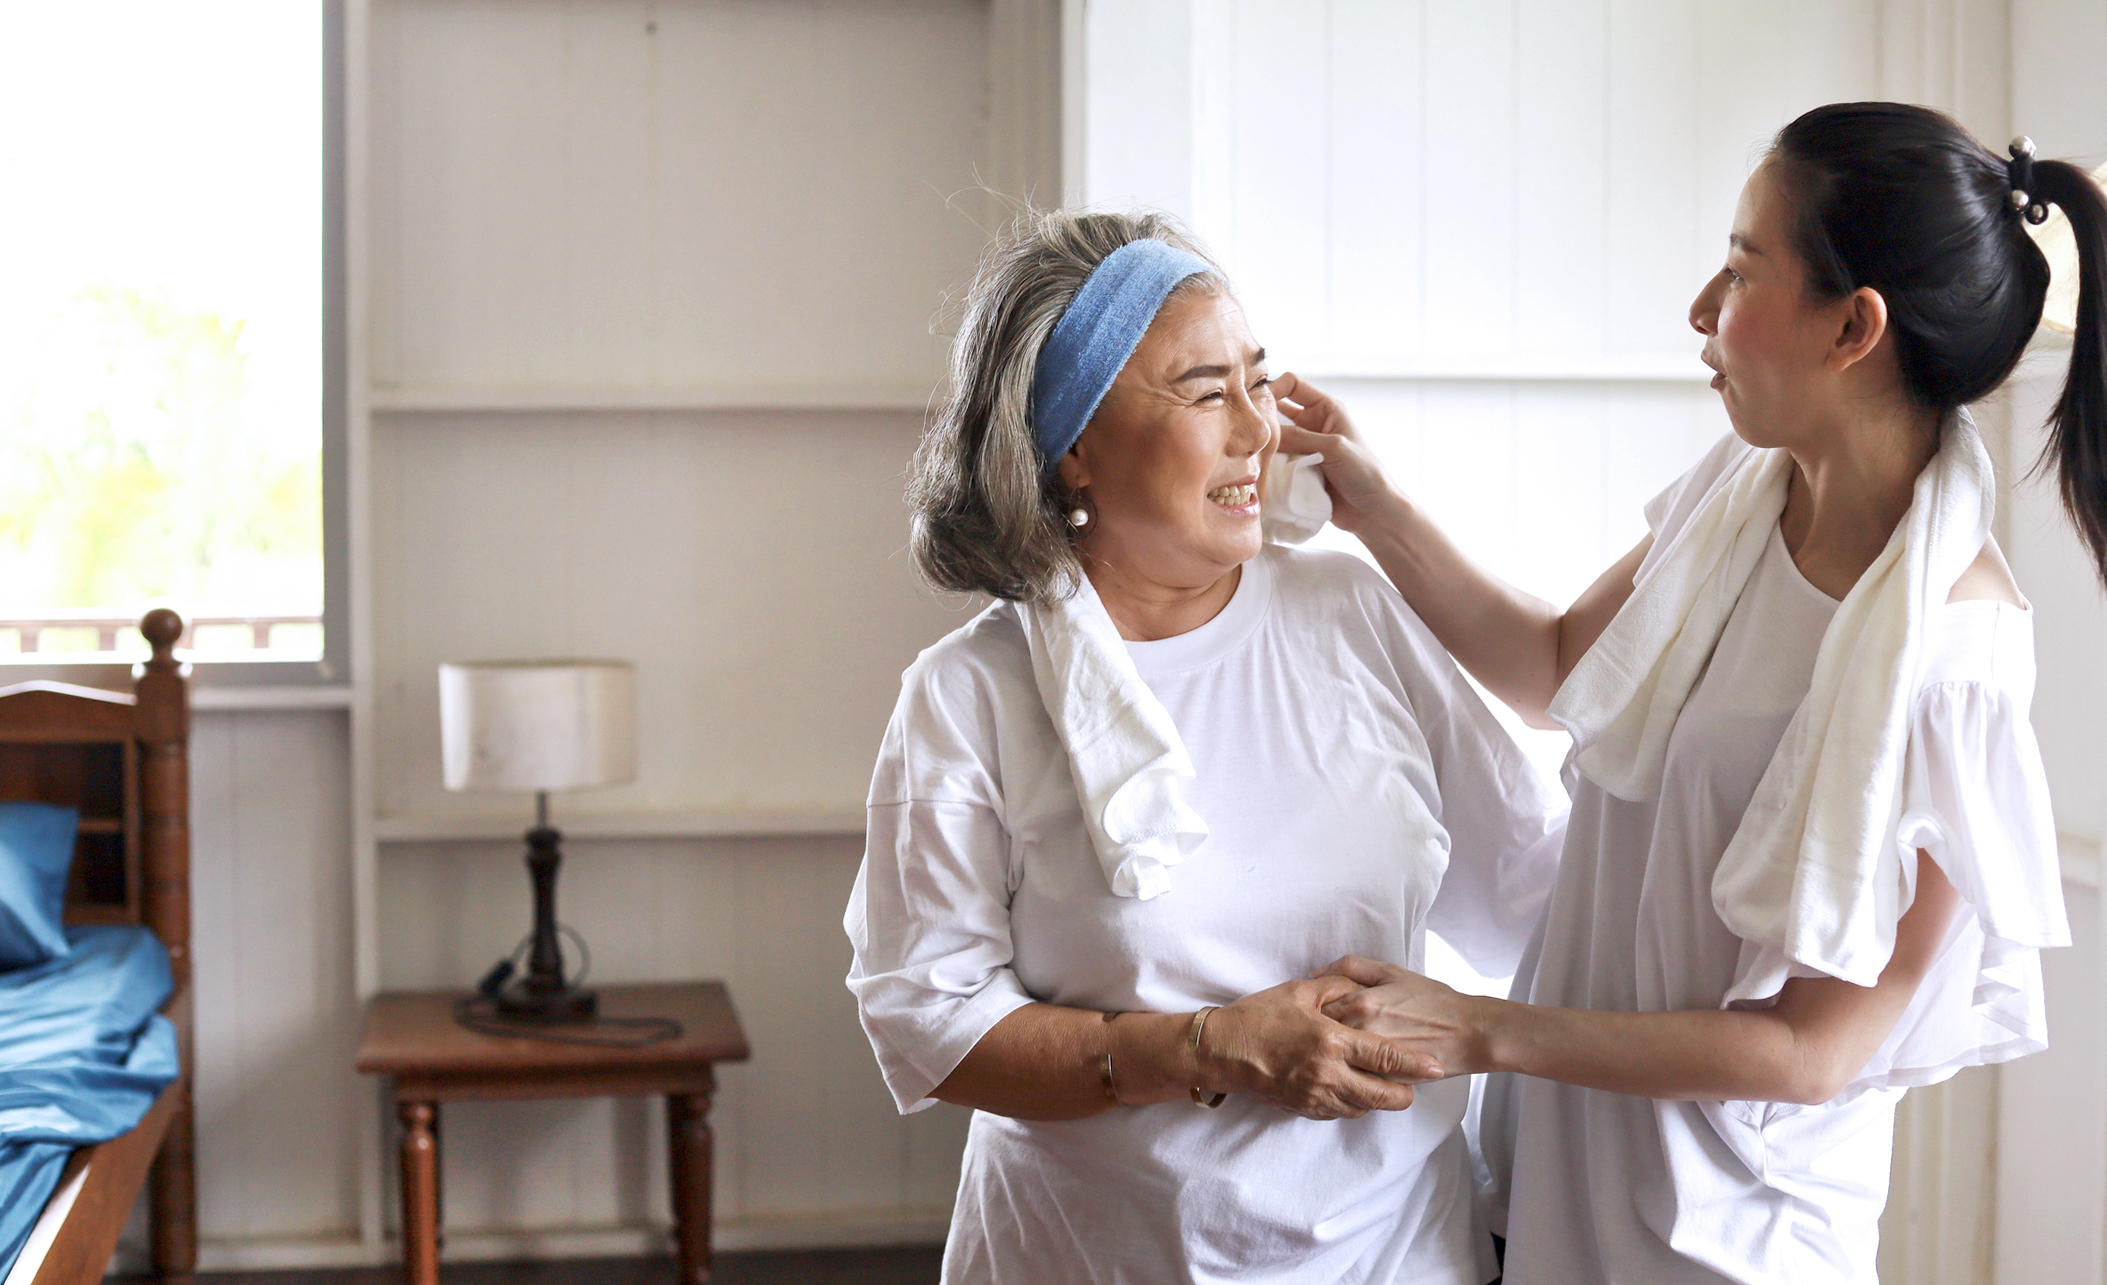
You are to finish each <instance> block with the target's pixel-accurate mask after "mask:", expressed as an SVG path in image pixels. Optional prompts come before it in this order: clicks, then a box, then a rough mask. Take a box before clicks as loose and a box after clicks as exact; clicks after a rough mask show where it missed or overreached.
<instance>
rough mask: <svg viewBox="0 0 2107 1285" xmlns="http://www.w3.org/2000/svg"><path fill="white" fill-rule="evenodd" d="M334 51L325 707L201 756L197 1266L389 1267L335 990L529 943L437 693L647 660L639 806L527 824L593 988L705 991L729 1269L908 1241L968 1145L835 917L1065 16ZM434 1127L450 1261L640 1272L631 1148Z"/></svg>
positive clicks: (1011, 13) (1001, 13)
mask: <svg viewBox="0 0 2107 1285" xmlns="http://www.w3.org/2000/svg"><path fill="white" fill-rule="evenodd" d="M347 19H348V28H349V33H350V34H349V45H350V53H349V63H350V67H349V75H348V91H347V97H348V99H349V102H350V116H349V121H348V126H347V128H348V132H349V135H350V139H351V143H350V148H351V160H350V170H351V174H350V179H349V201H348V204H349V210H348V222H349V225H350V242H351V244H350V256H349V257H350V263H351V302H350V307H351V312H352V331H353V337H352V352H351V367H352V372H353V390H352V427H351V441H350V450H349V454H350V456H351V460H352V465H351V476H350V479H349V482H350V491H351V495H352V502H351V508H352V513H351V535H352V541H353V548H352V560H353V577H352V578H353V608H354V623H353V631H354V633H355V635H356V639H357V644H358V645H357V649H356V656H355V662H356V673H355V675H354V682H353V689H352V692H351V695H350V699H349V708H348V710H346V709H342V708H338V709H328V708H314V709H284V710H268V711H266V710H243V711H229V712H216V713H201V714H200V716H199V721H198V731H197V740H196V795H195V826H196V840H197V852H198V856H197V865H196V906H197V925H196V932H197V939H198V967H197V977H198V987H199V1013H200V1030H199V1038H198V1045H199V1076H198V1093H199V1103H200V1120H199V1137H200V1144H199V1145H200V1177H201V1196H200V1206H201V1209H200V1213H201V1230H202V1232H203V1236H204V1244H203V1252H202V1259H203V1265H204V1266H205V1267H206V1268H207V1269H208V1270H209V1269H214V1268H225V1267H267V1266H280V1265H284V1266H292V1265H324V1264H329V1263H344V1264H350V1263H360V1262H385V1261H390V1260H391V1259H392V1257H393V1253H394V1251H393V1246H392V1244H391V1241H390V1237H391V1236H392V1228H393V1226H394V1224H395V1213H394V1203H393V1202H394V1199H395V1192H394V1186H393V1169H394V1155H393V1150H392V1148H393V1144H394V1137H393V1129H392V1112H390V1111H387V1110H386V1109H385V1108H384V1106H383V1103H382V1101H381V1099H380V1095H379V1091H378V1086H377V1085H375V1084H373V1083H371V1082H369V1081H362V1080H361V1079H360V1078H359V1077H358V1076H356V1075H355V1074H353V1072H352V1071H351V1068H350V1062H351V1054H352V1049H353V1047H354V1045H355V1043H356V1039H357V1033H358V1024H359V1017H358V1014H359V1006H360V1003H361V1000H362V996H363V994H364V993H366V992H368V991H370V990H373V989H378V988H381V987H389V988H394V987H447V988H454V987H465V986H466V985H467V984H469V983H470V982H472V981H473V980H474V979H475V978H476V977H477V976H478V975H480V973H481V972H482V971H483V970H484V969H485V968H486V967H488V965H489V964H490V963H491V961H493V960H494V959H496V958H497V957H498V956H499V955H501V954H503V953H505V952H506V951H508V950H509V949H510V948H511V946H512V945H513V943H514V942H515V941H516V940H517V939H518V937H519V936H520V935H521V934H522V933H523V932H524V931H525V929H526V927H527V924H528V921H529V905H528V892H527V884H526V880H525V875H524V871H523V870H522V869H521V866H520V863H519V859H518V853H519V848H518V841H517V838H516V837H508V836H516V835H517V833H518V831H519V830H520V828H521V827H522V826H523V825H524V823H525V820H526V812H525V808H526V806H527V804H526V800H524V799H504V798H479V797H472V796H449V795H446V794H445V793H444V792H443V791H441V790H440V789H439V788H438V774H437V758H436V739H435V738H436V728H435V725H434V722H433V717H432V702H433V696H434V691H433V687H434V682H433V667H434V665H435V664H436V662H437V661H439V660H441V659H446V658H455V657H473V656H503V655H512V656H529V655H548V654H574V653H578V652H586V653H592V654H603V655H617V656H627V657H630V658H633V659H635V660H636V661H637V662H638V666H639V672H640V676H641V679H642V686H643V695H644V720H643V721H644V729H643V736H642V754H643V771H642V774H641V777H640V779H639V781H638V782H637V783H636V784H635V785H634V786H631V787H625V788H622V789H618V790H610V791H604V792H600V793H599V794H597V795H585V796H579V797H576V798H564V799H559V800H558V804H557V806H558V820H559V823H561V824H563V825H565V827H566V829H567V830H568V831H569V833H570V835H571V840H570V842H569V843H568V844H567V856H568V857H569V861H568V862H567V866H566V871H565V875H564V883H563V888H562V894H561V907H562V910H563V916H564V918H565V920H566V921H568V922H569V923H571V924H573V925H574V926H576V927H577V928H578V929H579V930H581V931H582V932H583V933H584V934H585V935H586V936H587V938H588V939H589V940H590V941H591V943H592V946H593V949H594V952H595V958H594V962H593V968H594V973H593V975H594V978H595V979H597V980H601V981H622V980H645V979H679V978H695V977H721V978H723V979H725V980H726V981H727V982H728V983H729V985H730V987H731V990H732V994H733V996H734V999H735V1002H736V1003H737V1004H738V1006H739V1009H740V1012H741V1015H742V1017H743V1019H744V1022H745V1024H746V1027H747V1031H748V1034H749V1036H750V1037H751V1039H752V1042H753V1046H754V1050H755V1053H754V1059H753V1061H752V1062H751V1063H749V1064H747V1065H744V1066H738V1067H728V1068H725V1069H724V1070H723V1071H722V1073H721V1086H722V1087H721V1089H720V1092H719V1095H718V1098H717V1106H716V1110H715V1111H714V1113H713V1116H712V1122H713V1124H714V1125H715V1126H716V1129H717V1138H718V1143H717V1161H718V1165H717V1193H716V1195H717V1207H716V1212H717V1216H718V1220H719V1226H718V1244H719V1245H720V1246H723V1247H741V1246H756V1245H762V1246H766V1245H783V1246H788V1245H803V1244H827V1243H879V1242H884V1241H888V1240H898V1239H903V1238H905V1239H932V1238H935V1237H938V1236H940V1235H941V1233H942V1228H943V1226H944V1223H945V1216H946V1211H947V1209H948V1205H949V1201H950V1197H951V1192H952V1190H953V1188H954V1187H955V1184H956V1175H957V1163H958V1155H959V1151H960V1148H961V1145H962V1139H963V1127H964V1120H965V1116H964V1113H962V1112H958V1111H955V1110H952V1109H949V1108H938V1109H936V1110H933V1111H928V1112H924V1113H921V1114H918V1115H916V1116H914V1117H911V1118H907V1119H902V1118H901V1117H899V1116H898V1115H897V1114H896V1113H895V1112H894V1110H893V1108H892V1106H891V1104H890V1101H889V1099H888V1098H887V1096H886V1094H885V1092H884V1089H883V1086H882V1083H881V1082H880V1080H879V1077H878V1076H877V1074H876V1070H875V1067H874V1065H873V1064H872V1062H871V1056H870V1052H869V1047H868V1045H867V1043H866V1042H865V1041H864V1038H863V1036H862V1033H861V1031H860V1030H859V1029H858V1027H857V1024H856V1020H855V1014H854V1007H853V1004H852V1002H851V1000H850V997H849V995H848V993H847V991H846V990H845V988H844V987H843V986H842V984H841V978H842V976H843V974H844V973H845V972H846V970H847V964H848V949H847V944H846V941H845V939H844V938H843V936H842V933H841V928H840V916H841V911H842V908H843V906H844V905H845V904H846V901H847V897H848V891H849V885H850V882H851V880H852V878H853V876H854V871H855V867H856V863H857V861H858V859H859V857H860V851H861V842H860V837H859V835H860V826H861V802H862V797H863V791H864V787H865V783H866V779H867V773H868V771H869V762H870V756H871V754H872V752H873V750H874V748H875V746H876V743H877V739H878V735H879V732H880V730H881V729H882V727H883V724H884V720H885V717H886V715H887V713H888V712H889V710H890V706H891V702H892V699H893V695H894V692H895V691H896V683H897V676H898V673H899V671H900V669H901V668H902V667H903V666H904V665H905V664H906V663H907V662H908V661H909V660H910V659H912V657H913V655H914V653H915V652H916V651H917V650H918V649H919V648H920V647H922V646H925V645H927V644H928V643H929V642H931V641H934V640H935V639H936V638H937V637H939V636H940V635H941V634H942V633H944V632H945V631H947V630H948V629H950V628H952V627H954V626H955V625H956V624H958V623H961V622H962V621H963V620H964V619H965V616H966V610H965V605H964V604H957V603H944V602H939V601H937V600H935V599H933V598H931V597H930V596H928V595H927V594H925V593H923V592H922V591H921V590H919V589H918V588H917V587H916V586H915V584H914V582H913V578H912V574H911V571H910V569H909V565H908V562H907V559H906V557H905V555H904V546H905V543H906V535H907V521H906V518H907V515H906V511H905V508H904V506H903V505H902V504H901V502H900V485H901V479H902V475H903V471H904V469H905V466H906V463H907V457H908V454H909V452H910V451H911V450H912V447H913V443H914V440H915V437H916V435H917V433H918V432H919V428H920V425H921V421H922V417H923V411H924V407H925V404H926V402H927V399H928V397H929V395H930V392H931V389H932V388H933V386H934V384H935V383H936V380H937V378H938V376H939V374H940V370H941V361H942V357H943V354H944V351H945V345H946V338H945V330H944V324H945V323H944V317H943V314H944V310H945V307H946V304H947V293H948V292H949V291H952V290H954V289H956V288H958V287H959V286H961V285H962V284H963V283H964V282H965V281H966V279H967V278H968V277H969V276H970V274H971V270H972V267H973V264H974V261H975V259H976V258H977V256H978V254H979V251H980V247H981V245H982V243H983V239H984V232H983V229H984V228H985V227H986V226H987V225H988V224H989V222H990V220H991V219H992V218H993V217H995V216H996V212H997V205H998V203H997V202H996V201H994V200H993V199H991V198H989V197H988V196H986V195H984V194H983V193H981V192H979V191H978V190H977V189H976V184H977V183H980V182H983V181H985V182H987V183H988V184H990V185H991V186H994V187H996V188H998V189H999V190H1002V191H1005V192H1027V191H1038V192H1039V193H1040V194H1041V195H1045V194H1047V193H1050V192H1051V191H1052V190H1053V188H1054V185H1055V184H1056V183H1057V182H1058V172H1059V170H1058V151H1057V147H1058V137H1059V115H1058V103H1057V100H1056V97H1055V95H1057V93H1058V84H1059V82H1058V61H1057V59H1058V31H1059V28H1058V5H1057V4H1054V3H1050V2H1048V3H1039V2H1036V0H882V2H877V3H871V2H865V0H347ZM252 699H262V700H271V699H289V700H294V701H295V703H298V698H296V697H294V696H291V695H289V694H284V693H279V694H276V695H275V696H273V695H270V694H267V695H265V696H263V697H258V698H252ZM331 699H333V698H330V697H324V698H322V699H321V700H320V701H319V702H314V703H320V704H327V703H329V701H330V700H331ZM446 1116H447V1119H446V1127H445V1131H444V1139H445V1141H444V1150H445V1157H444V1166H445V1167H444V1175H445V1179H446V1197H447V1198H446V1201H445V1207H446V1209H445V1212H446V1223H447V1236H448V1244H447V1254H448V1256H449V1257H454V1258H466V1257H483V1256H495V1255H507V1256H509V1255H520V1254H527V1255H538V1256H546V1255H560V1254H576V1253H625V1252H640V1251H646V1250H652V1251H657V1252H665V1251H666V1249H667V1248H668V1240H667V1237H666V1235H665V1227H666V1225H667V1223H668V1219H669V1211H668V1209H667V1201H666V1192H665V1171H664V1158H663V1151H664V1145H663V1136H664V1135H663V1119H662V1117H661V1116H660V1114H659V1108H658V1107H657V1105H656V1104H645V1103H635V1102H631V1103H548V1104H533V1103H528V1104H509V1105H505V1106H489V1107H484V1106H478V1105H462V1106H457V1107H449V1108H448V1110H447V1112H446ZM136 1260H137V1254H136V1236H135V1237H134V1245H133V1253H132V1254H131V1255H130V1258H129V1261H134V1262H136Z"/></svg>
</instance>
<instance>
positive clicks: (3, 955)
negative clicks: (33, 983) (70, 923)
mask: <svg viewBox="0 0 2107 1285" xmlns="http://www.w3.org/2000/svg"><path fill="white" fill-rule="evenodd" d="M79 827H80V813H79V812H77V811H75V810H74V809H72V808H55V807H52V806H51V805H50V804H48V803H0V968H26V967H29V966H31V965H34V964H41V963H43V962H44V961H46V960H50V959H60V958H63V957H64V956H65V955H66V954H67V953H68V952H69V951H71V949H72V947H71V946H69V945H68V944H67V942H66V920H65V916H66V872H67V870H68V868H69V867H71V866H72V865H73V832H74V831H75V830H77V829H78V828H79Z"/></svg>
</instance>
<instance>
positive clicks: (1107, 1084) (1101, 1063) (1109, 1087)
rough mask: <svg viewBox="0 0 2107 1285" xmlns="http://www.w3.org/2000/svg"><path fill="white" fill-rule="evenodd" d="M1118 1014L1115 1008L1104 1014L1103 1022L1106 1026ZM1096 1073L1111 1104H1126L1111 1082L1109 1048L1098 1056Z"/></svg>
mask: <svg viewBox="0 0 2107 1285" xmlns="http://www.w3.org/2000/svg"><path fill="white" fill-rule="evenodd" d="M1118 1016H1119V1010H1116V1009H1115V1010H1114V1011H1112V1012H1110V1013H1107V1014H1105V1024H1106V1025H1107V1026H1109V1025H1111V1024H1112V1019H1113V1018H1115V1017H1118ZM1097 1074H1098V1079H1099V1080H1100V1081H1101V1082H1102V1083H1103V1084H1104V1088H1105V1096H1106V1097H1107V1098H1109V1099H1111V1102H1112V1105H1113V1106H1125V1105H1126V1104H1125V1103H1123V1102H1121V1101H1120V1100H1119V1088H1118V1086H1117V1085H1115V1084H1113V1082H1112V1054H1111V1052H1110V1051H1109V1050H1108V1051H1107V1052H1106V1053H1105V1054H1104V1055H1103V1056H1102V1057H1100V1058H1099V1060H1098V1066H1097Z"/></svg>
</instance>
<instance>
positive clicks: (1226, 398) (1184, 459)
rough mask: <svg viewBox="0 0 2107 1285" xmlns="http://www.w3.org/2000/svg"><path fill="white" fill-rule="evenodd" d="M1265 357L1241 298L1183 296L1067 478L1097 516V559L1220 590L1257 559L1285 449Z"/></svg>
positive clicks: (1166, 585)
mask: <svg viewBox="0 0 2107 1285" xmlns="http://www.w3.org/2000/svg"><path fill="white" fill-rule="evenodd" d="M1265 357H1266V354H1265V350H1264V349H1262V348H1260V347H1259V346H1258V344H1257V342H1256V341H1254V340H1253V339H1252V337H1251V328H1250V327H1249V326H1248V325H1247V324H1245V321H1244V310H1243V309H1242V308H1241V307H1239V306H1238V305H1237V302H1236V300H1235V299H1234V298H1233V297H1231V296H1230V295H1228V294H1226V293H1223V292H1219V291H1212V290H1188V291H1185V292H1183V293H1180V294H1176V295H1173V296H1172V297H1171V298H1170V299H1169V300H1168V301H1167V302H1165V304H1164V305H1163V308H1162V310H1161V311H1160V312H1158V313H1157V314H1156V320H1155V321H1154V323H1152V324H1151V325H1150V326H1149V330H1148V333H1147V334H1146V335H1144V336H1143V337H1142V340H1141V343H1140V345H1139V346H1138V347H1136V348H1135V349H1134V355H1133V356H1132V357H1130V358H1128V359H1127V364H1126V366H1125V368H1124V369H1122V370H1121V371H1120V373H1119V378H1118V379H1117V380H1115V381H1114V382H1113V385H1112V390H1111V391H1110V392H1108V393H1107V394H1105V400H1104V402H1103V403H1102V404H1101V405H1100V406H1099V407H1098V410H1097V414H1096V415H1095V416H1093V417H1092V418H1091V421H1090V424H1089V426H1088V427H1087V428H1085V429H1084V430H1083V433H1082V436H1081V437H1079V438H1077V439H1076V443H1075V445H1074V446H1073V447H1071V448H1070V449H1069V452H1068V454H1066V455H1064V456H1062V457H1061V463H1060V472H1061V479H1062V481H1063V482H1064V483H1066V484H1067V486H1068V487H1069V488H1070V489H1072V490H1078V491H1082V492H1083V493H1084V494H1086V495H1087V496H1088V497H1089V499H1090V503H1091V506H1092V507H1093V508H1094V509H1095V510H1096V516H1095V519H1094V520H1093V521H1092V522H1091V523H1090V525H1089V526H1088V527H1086V528H1085V529H1084V532H1083V539H1082V546H1083V552H1084V555H1085V557H1086V559H1087V560H1090V561H1094V562H1097V563H1101V564H1105V565H1107V566H1109V567H1111V568H1114V569H1116V571H1117V572H1118V574H1120V575H1121V576H1122V577H1124V578H1132V579H1136V580H1139V581H1141V582H1143V583H1145V584H1147V585H1150V586H1155V587H1158V588H1161V589H1164V590H1171V591H1187V590H1198V589H1203V588H1205V587H1207V586H1210V585H1213V584H1215V583H1216V582H1217V581H1219V580H1220V579H1221V578H1222V577H1223V576H1225V575H1227V574H1229V573H1230V572H1231V571H1233V570H1235V569H1236V567H1237V566H1238V565H1239V564H1241V563H1244V562H1247V561H1249V560H1250V559H1251V558H1253V557H1255V556H1257V554H1258V551H1259V548H1260V546H1261V544H1262V543H1263V537H1262V536H1261V534H1260V531H1259V521H1258V478H1259V473H1260V471H1261V470H1262V469H1263V468H1264V467H1265V463H1266V460H1267V459H1268V458H1270V457H1271V456H1272V454H1273V447H1274V444H1275V442H1276V441H1277V440H1278V434H1277V433H1276V432H1275V431H1274V428H1273V424H1274V413H1275V412H1274V409H1273V394H1272V391H1271V389H1270V388H1269V387H1268V380H1267V376H1266V368H1265Z"/></svg>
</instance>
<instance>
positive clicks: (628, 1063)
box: [358, 982, 748, 1285]
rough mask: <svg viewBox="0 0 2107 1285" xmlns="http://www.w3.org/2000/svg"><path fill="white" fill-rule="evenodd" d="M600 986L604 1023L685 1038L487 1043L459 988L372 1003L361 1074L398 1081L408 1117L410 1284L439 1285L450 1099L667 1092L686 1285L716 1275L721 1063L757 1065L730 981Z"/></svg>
mask: <svg viewBox="0 0 2107 1285" xmlns="http://www.w3.org/2000/svg"><path fill="white" fill-rule="evenodd" d="M596 989H597V990H598V991H599V993H600V1016H601V1017H602V1018H632V1017H670V1018H672V1019H673V1020H674V1021H676V1022H679V1023H680V1025H681V1034H680V1037H679V1038H678V1039H672V1040H665V1041H662V1042H660V1043H657V1044H647V1045H644V1046H642V1047H636V1048H619V1047H610V1046H603V1045H586V1044H559V1043H554V1042H551V1041H546V1040H536V1039H515V1038H508V1037H506V1036H501V1035H482V1034H478V1033H477V1032H475V1031H471V1030H468V1029H466V1028H464V1027H462V1026H461V1025H460V1024H459V1023H457V1022H455V1021H454V1012H453V1010H454V1001H455V1000H457V999H459V998H460V994H461V993H460V992H458V991H409V992H396V993H390V994H386V995H377V996H375V997H374V998H373V1001H372V1002H371V1003H370V1004H368V1005H367V1006H366V1033H365V1036H364V1038H363V1039H361V1040H360V1041H359V1049H358V1069H359V1070H360V1071H363V1072H365V1073H367V1074H369V1075H386V1076H392V1077H393V1078H394V1082H395V1090H394V1097H395V1108H396V1111H397V1113H398V1114H400V1116H401V1117H402V1125H403V1134H402V1257H403V1274H404V1276H405V1277H406V1278H407V1279H408V1280H409V1281H410V1285H438V1282H439V1104H440V1103H441V1102H458V1101H465V1100H470V1099H491V1098H597V1097H633V1096H638V1095H643V1094H659V1093H663V1094H665V1095H666V1133H667V1134H668V1137H669V1141H670V1150H671V1152H672V1179H673V1184H672V1185H673V1220H674V1224H675V1228H676V1239H677V1240H678V1242H679V1246H680V1279H681V1280H682V1282H684V1283H688V1282H693V1283H696V1285H699V1283H700V1282H703V1281H707V1280H709V1279H710V1147H711V1135H710V1124H709V1115H710V1095H711V1094H712V1093H713V1092H714V1091H715V1090H716V1087H717V1074H716V1069H715V1068H716V1064H717V1063H719V1062H743V1061H745V1060H746V1059H747V1056H748V1049H747V1045H746V1033H745V1032H744V1031H742V1030H741V1029H740V1028H739V1015H738V1014H737V1013H736V1012H734V1011H733V1010H732V1000H731V996H730V995H728V994H727V993H726V992H725V989H724V984H723V983H722V982H673V983H663V984H657V985H647V986H601V987H598V988H596ZM557 1029H558V1030H580V1029H583V1030H585V1031H588V1032H589V1031H591V1029H592V1028H590V1027H586V1028H575V1027H568V1028H565V1027H559V1028H557ZM603 1033H605V1034H619V1031H604V1032H603Z"/></svg>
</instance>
